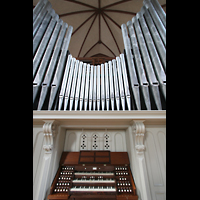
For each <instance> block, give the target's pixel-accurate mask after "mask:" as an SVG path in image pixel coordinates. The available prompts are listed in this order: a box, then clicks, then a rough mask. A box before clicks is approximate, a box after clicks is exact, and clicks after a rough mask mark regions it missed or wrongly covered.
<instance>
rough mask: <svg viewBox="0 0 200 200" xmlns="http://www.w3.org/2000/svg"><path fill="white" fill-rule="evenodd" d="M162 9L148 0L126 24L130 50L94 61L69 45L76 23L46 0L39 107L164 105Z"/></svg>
mask: <svg viewBox="0 0 200 200" xmlns="http://www.w3.org/2000/svg"><path fill="white" fill-rule="evenodd" d="M161 9H162V8H161V7H159V4H158V3H157V1H156V0H151V1H149V0H145V1H144V5H143V7H142V9H141V11H140V12H139V13H138V14H137V15H136V16H135V17H133V18H132V21H131V20H130V21H128V22H127V27H126V25H125V24H122V25H121V30H122V37H123V42H124V47H125V52H124V53H121V54H120V55H119V56H117V57H116V58H115V59H113V60H112V61H108V62H105V63H102V64H100V65H90V64H87V63H83V62H82V61H79V60H77V59H76V58H74V57H73V56H72V55H71V54H70V53H69V51H68V46H69V42H70V39H71V35H72V30H73V27H72V26H69V27H68V25H67V24H66V23H64V22H63V21H62V20H61V19H58V15H57V14H56V13H55V11H54V10H53V9H52V8H51V4H50V3H49V2H48V0H40V1H39V3H38V4H37V5H36V7H35V9H34V10H33V55H34V57H33V104H34V106H35V108H34V109H36V107H37V109H38V110H42V109H48V110H59V111H61V110H64V111H67V110H68V111H73V110H74V111H78V110H80V111H82V110H85V111H87V110H88V111H100V110H102V111H104V112H106V111H115V110H116V111H120V110H122V111H126V110H128V111H131V110H134V109H137V110H141V109H147V110H151V109H152V105H153V107H154V108H153V109H158V110H161V109H162V104H163V102H164V101H165V99H166V74H165V72H166V48H165V42H164V40H163V38H165V37H163V36H164V35H165V34H164V32H165V26H166V25H165V19H166V17H165V13H163V11H162V10H161ZM161 18H162V19H161ZM163 20H164V21H163ZM161 23H162V24H161ZM163 27H164V28H163ZM127 28H128V31H127ZM149 88H150V90H149ZM130 89H131V90H130ZM160 91H161V92H162V95H163V97H162V101H161V94H160ZM140 92H141V96H140ZM38 93H40V94H38ZM150 93H151V95H150ZM163 99H164V100H163ZM164 103H165V102H164ZM155 106H156V108H155Z"/></svg>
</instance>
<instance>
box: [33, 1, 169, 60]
mask: <svg viewBox="0 0 200 200" xmlns="http://www.w3.org/2000/svg"><path fill="white" fill-rule="evenodd" d="M38 1H39V0H33V7H35V5H36V4H37V3H38ZM49 1H50V3H51V5H52V8H53V9H54V10H55V12H56V13H57V14H58V15H59V18H60V19H62V20H63V21H64V22H66V23H67V24H68V25H71V26H73V33H72V37H71V40H70V43H69V48H68V49H69V51H70V53H71V54H72V56H73V57H76V58H77V57H94V56H99V55H100V56H107V57H116V56H119V54H120V53H122V52H123V50H124V43H123V38H122V32H121V24H123V23H126V22H127V21H129V20H131V19H132V17H134V16H135V15H136V14H137V12H139V11H140V9H141V8H142V6H143V0H78V1H74V0H49ZM158 2H159V3H160V5H161V6H162V8H163V10H164V11H165V12H166V0H158Z"/></svg>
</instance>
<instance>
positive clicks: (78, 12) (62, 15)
mask: <svg viewBox="0 0 200 200" xmlns="http://www.w3.org/2000/svg"><path fill="white" fill-rule="evenodd" d="M86 12H94V10H81V11H75V12H71V13H65V14H61V15H59V17H65V16H68V15H75V14H80V13H86Z"/></svg>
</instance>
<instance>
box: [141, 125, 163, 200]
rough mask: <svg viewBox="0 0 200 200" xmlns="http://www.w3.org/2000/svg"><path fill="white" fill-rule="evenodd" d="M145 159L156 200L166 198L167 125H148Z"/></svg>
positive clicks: (153, 195)
mask: <svg viewBox="0 0 200 200" xmlns="http://www.w3.org/2000/svg"><path fill="white" fill-rule="evenodd" d="M144 143H145V146H146V151H145V159H146V165H147V172H148V178H149V184H150V190H151V197H152V199H155V200H165V199H166V126H161V125H157V126H155V125H154V126H150V125H149V126H147V127H146V138H145V142H144Z"/></svg>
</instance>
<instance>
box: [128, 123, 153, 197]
mask: <svg viewBox="0 0 200 200" xmlns="http://www.w3.org/2000/svg"><path fill="white" fill-rule="evenodd" d="M143 122H144V120H134V123H133V126H132V132H133V134H135V149H136V153H137V160H138V166H139V173H140V180H141V195H142V200H151V192H150V187H149V179H148V174H147V167H146V161H145V157H144V151H145V146H144V136H145V125H144V123H143Z"/></svg>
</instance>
